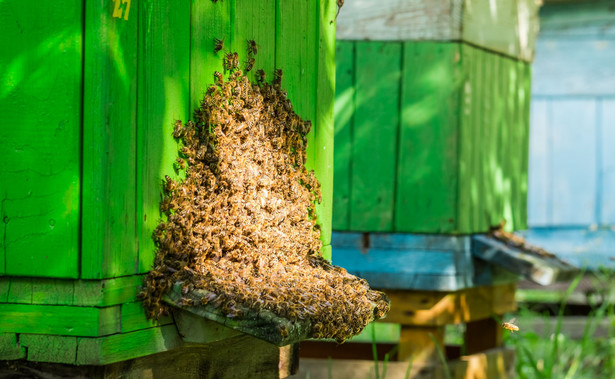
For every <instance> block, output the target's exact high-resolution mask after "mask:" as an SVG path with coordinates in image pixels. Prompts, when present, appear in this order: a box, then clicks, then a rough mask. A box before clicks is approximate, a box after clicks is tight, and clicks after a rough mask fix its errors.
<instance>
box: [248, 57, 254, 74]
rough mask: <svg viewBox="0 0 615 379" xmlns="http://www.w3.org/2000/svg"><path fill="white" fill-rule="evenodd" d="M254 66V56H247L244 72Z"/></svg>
mask: <svg viewBox="0 0 615 379" xmlns="http://www.w3.org/2000/svg"><path fill="white" fill-rule="evenodd" d="M253 68H254V58H248V61H247V62H246V72H248V71H250V70H252V69H253Z"/></svg>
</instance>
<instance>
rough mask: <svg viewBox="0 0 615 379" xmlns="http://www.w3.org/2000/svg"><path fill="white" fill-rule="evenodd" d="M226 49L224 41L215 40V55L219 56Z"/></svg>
mask: <svg viewBox="0 0 615 379" xmlns="http://www.w3.org/2000/svg"><path fill="white" fill-rule="evenodd" d="M222 49H224V40H223V39H219V38H214V54H218V51H220V50H222Z"/></svg>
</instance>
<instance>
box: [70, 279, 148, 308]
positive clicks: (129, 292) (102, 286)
mask: <svg viewBox="0 0 615 379" xmlns="http://www.w3.org/2000/svg"><path fill="white" fill-rule="evenodd" d="M142 284H143V276H137V275H133V276H125V277H121V278H114V279H107V280H102V281H100V280H87V281H86V280H80V281H78V282H76V283H75V295H74V300H73V305H81V306H97V307H105V306H109V305H116V304H123V303H128V302H133V301H135V299H136V298H137V294H138V293H139V291H140V289H141V286H142Z"/></svg>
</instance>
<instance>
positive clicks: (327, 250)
mask: <svg viewBox="0 0 615 379" xmlns="http://www.w3.org/2000/svg"><path fill="white" fill-rule="evenodd" d="M320 253H321V254H322V257H323V258H325V259H326V260H328V261H331V256H332V254H331V245H325V246H323V247H322V248H321V249H320Z"/></svg>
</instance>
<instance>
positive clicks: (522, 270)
mask: <svg viewBox="0 0 615 379" xmlns="http://www.w3.org/2000/svg"><path fill="white" fill-rule="evenodd" d="M496 233H497V232H496ZM504 234H505V235H501V236H499V237H496V236H494V234H479V235H475V236H473V237H472V245H473V246H472V254H473V255H474V256H475V257H477V258H480V259H482V260H485V261H487V262H489V263H492V264H495V265H498V266H501V267H503V268H504V269H506V270H508V271H510V272H513V273H515V274H518V275H522V276H524V277H525V278H526V279H528V280H530V281H532V282H534V283H538V284H540V285H543V286H546V285H549V284H552V283H555V282H561V281H566V280H570V279H572V278H573V277H575V276H576V275H577V274H578V273H579V272H580V269H579V268H578V267H576V266H573V265H571V264H570V263H568V262H566V261H564V260H562V259H560V258H558V257H557V256H556V255H555V254H551V253H548V252H546V251H544V250H543V249H541V248H539V247H535V246H531V245H529V244H526V243H525V241H524V240H523V239H521V238H519V237H516V236H513V235H511V234H508V233H504ZM506 235H508V236H509V238H508V239H507V238H506Z"/></svg>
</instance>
